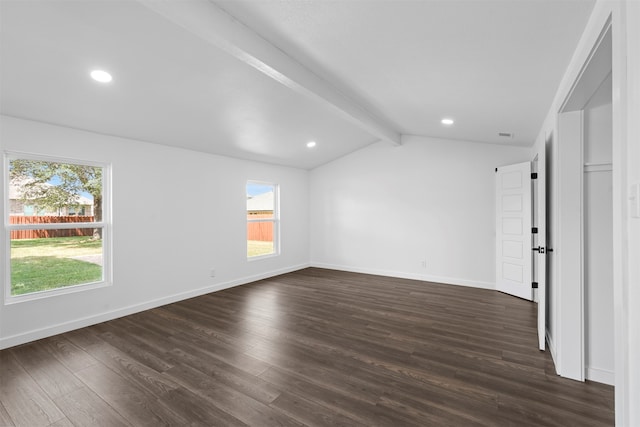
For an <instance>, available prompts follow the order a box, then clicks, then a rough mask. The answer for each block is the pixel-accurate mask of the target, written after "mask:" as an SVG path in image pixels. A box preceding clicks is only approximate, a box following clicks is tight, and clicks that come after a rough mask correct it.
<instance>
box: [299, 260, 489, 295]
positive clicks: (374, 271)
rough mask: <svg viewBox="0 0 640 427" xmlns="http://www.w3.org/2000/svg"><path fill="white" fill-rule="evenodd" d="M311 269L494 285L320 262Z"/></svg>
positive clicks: (487, 286) (484, 283)
mask: <svg viewBox="0 0 640 427" xmlns="http://www.w3.org/2000/svg"><path fill="white" fill-rule="evenodd" d="M311 267H317V268H326V269H329V270H339V271H348V272H351V273H363V274H373V275H375V276H385V277H398V278H401V279H412V280H422V281H425V282H435V283H444V284H446V285H458V286H468V287H471V288H481V289H493V290H495V288H496V287H495V284H494V283H490V282H481V281H477V280H468V279H459V278H456V277H445V276H433V275H428V274H417V273H405V272H402V271H393V270H378V269H373V268H360V267H351V266H346V265H337V264H326V263H322V262H311Z"/></svg>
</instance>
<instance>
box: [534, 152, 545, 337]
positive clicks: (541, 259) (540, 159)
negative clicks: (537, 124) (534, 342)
mask: <svg viewBox="0 0 640 427" xmlns="http://www.w3.org/2000/svg"><path fill="white" fill-rule="evenodd" d="M534 165H535V168H534V169H535V170H534V171H535V173H536V174H537V178H536V179H535V180H534V181H533V183H534V184H533V190H534V197H533V200H534V203H533V227H534V228H536V229H537V233H535V234H533V236H532V238H533V246H532V248H537V249H538V250H537V251H534V252H533V258H534V263H533V265H534V274H533V276H534V280H535V281H536V283H537V284H538V288H537V298H536V299H537V301H538V348H539V349H540V350H544V349H545V338H546V332H547V255H548V252H549V249H548V248H547V247H546V246H547V191H546V189H547V180H546V171H547V168H546V152H545V147H544V145H543V146H542V147H541V149H540V151H539V152H538V153H537V155H536V158H535V159H534Z"/></svg>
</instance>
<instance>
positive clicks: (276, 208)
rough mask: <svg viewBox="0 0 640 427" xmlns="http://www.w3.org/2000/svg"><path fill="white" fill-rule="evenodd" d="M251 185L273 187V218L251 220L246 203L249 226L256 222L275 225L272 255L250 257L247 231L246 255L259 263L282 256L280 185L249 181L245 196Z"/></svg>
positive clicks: (248, 258) (246, 216)
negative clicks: (259, 261) (262, 260)
mask: <svg viewBox="0 0 640 427" xmlns="http://www.w3.org/2000/svg"><path fill="white" fill-rule="evenodd" d="M250 184H255V185H265V186H266V185H268V186H270V187H273V218H254V219H252V218H249V215H247V206H246V203H245V218H246V224H247V225H248V224H250V223H255V222H270V223H273V252H272V253H270V254H264V255H255V256H249V246H248V245H249V236H248V233H247V232H246V231H245V253H246V257H247V261H257V260H261V259H265V258H272V257H276V256H279V255H280V185H278V184H276V183H273V182H268V181H259V180H254V179H248V180H247V182H246V183H245V186H244V189H245V195H246V192H247V187H248V186H249V185H250ZM246 229H247V227H245V230H246Z"/></svg>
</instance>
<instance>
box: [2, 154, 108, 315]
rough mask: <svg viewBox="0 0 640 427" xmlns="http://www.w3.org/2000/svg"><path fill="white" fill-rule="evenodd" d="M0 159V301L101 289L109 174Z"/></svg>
mask: <svg viewBox="0 0 640 427" xmlns="http://www.w3.org/2000/svg"><path fill="white" fill-rule="evenodd" d="M4 160H5V161H4V166H5V167H4V174H5V176H4V178H5V179H4V182H5V186H6V188H5V192H4V194H5V195H6V196H5V200H4V203H5V218H4V223H5V236H6V242H5V249H6V250H5V253H6V254H7V256H6V259H5V266H6V268H5V269H4V270H5V272H6V273H5V277H4V283H5V302H9V303H11V302H18V301H21V300H27V299H35V298H41V297H46V296H50V295H58V294H61V293H69V292H75V291H78V290H82V289H90V288H95V287H100V286H105V285H107V284H108V283H109V281H110V277H109V272H110V266H109V262H110V258H109V256H108V255H109V250H108V248H109V247H110V228H109V224H110V217H109V213H110V208H109V200H110V194H109V188H108V184H109V182H110V179H109V174H110V168H109V167H108V166H107V165H105V164H99V163H94V162H85V161H77V160H68V159H58V158H52V157H44V156H33V155H24V154H16V153H7V154H5V159H4Z"/></svg>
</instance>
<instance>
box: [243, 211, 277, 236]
mask: <svg viewBox="0 0 640 427" xmlns="http://www.w3.org/2000/svg"><path fill="white" fill-rule="evenodd" d="M247 218H249V219H258V218H269V219H271V218H273V214H262V213H258V214H254V213H250V214H248V216H247ZM247 240H258V241H261V242H273V222H271V221H265V222H247Z"/></svg>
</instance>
